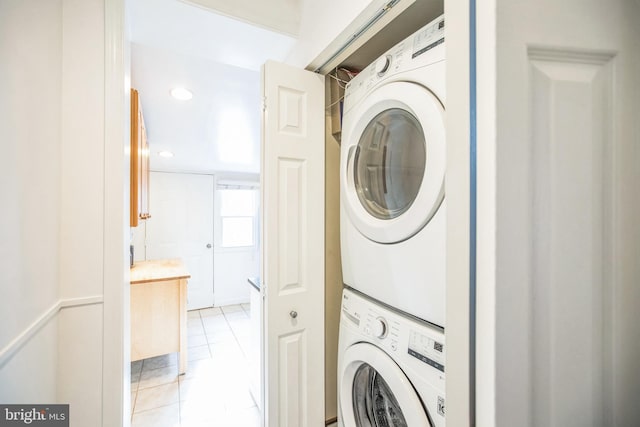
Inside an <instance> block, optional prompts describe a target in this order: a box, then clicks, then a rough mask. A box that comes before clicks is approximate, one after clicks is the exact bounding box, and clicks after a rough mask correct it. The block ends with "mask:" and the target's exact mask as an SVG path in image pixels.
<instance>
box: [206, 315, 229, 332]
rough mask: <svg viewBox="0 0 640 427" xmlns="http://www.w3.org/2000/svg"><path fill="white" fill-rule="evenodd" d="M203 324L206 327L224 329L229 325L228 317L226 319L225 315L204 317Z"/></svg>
mask: <svg viewBox="0 0 640 427" xmlns="http://www.w3.org/2000/svg"><path fill="white" fill-rule="evenodd" d="M202 324H203V325H204V328H205V329H224V328H228V327H229V324H228V323H227V319H225V317H224V316H209V317H203V318H202Z"/></svg>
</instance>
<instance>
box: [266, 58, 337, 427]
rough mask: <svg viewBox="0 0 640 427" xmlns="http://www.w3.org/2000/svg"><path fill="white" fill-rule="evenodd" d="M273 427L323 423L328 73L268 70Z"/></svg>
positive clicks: (269, 397)
mask: <svg viewBox="0 0 640 427" xmlns="http://www.w3.org/2000/svg"><path fill="white" fill-rule="evenodd" d="M262 83H263V96H264V101H265V105H264V113H263V135H262V182H261V186H260V188H261V195H262V203H261V211H262V212H261V213H262V224H263V227H262V233H263V238H262V266H261V275H262V279H263V280H262V282H263V288H262V289H263V293H264V294H263V295H264V297H265V299H264V308H265V310H264V316H265V322H264V324H265V326H264V327H265V331H264V333H265V340H264V342H265V347H266V348H265V352H264V366H265V368H266V369H265V377H266V378H265V380H266V381H265V383H266V386H265V387H266V393H265V405H264V407H265V408H266V417H265V420H266V424H267V426H268V427H304V426H309V427H316V426H317V427H319V426H323V425H324V105H323V103H324V78H323V77H322V76H320V75H317V74H314V73H311V72H308V71H304V70H301V69H297V68H292V67H289V66H285V65H283V64H279V63H275V62H271V61H269V62H267V63H266V64H265V65H264V66H263V68H262Z"/></svg>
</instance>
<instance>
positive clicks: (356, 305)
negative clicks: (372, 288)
mask: <svg viewBox="0 0 640 427" xmlns="http://www.w3.org/2000/svg"><path fill="white" fill-rule="evenodd" d="M341 324H342V326H343V327H348V328H349V329H352V330H357V332H358V334H359V335H361V336H363V337H364V338H366V339H367V340H369V341H371V342H374V343H375V344H376V345H377V346H378V347H381V348H383V349H384V350H385V351H387V352H388V353H389V354H391V355H392V356H393V357H394V358H403V359H408V360H412V361H414V362H416V363H420V364H424V365H428V366H430V367H431V368H433V369H435V370H437V371H438V375H439V376H443V375H444V366H445V342H444V333H443V332H442V330H441V329H439V328H437V327H434V326H432V325H430V324H429V323H427V322H425V321H423V320H420V319H415V318H413V317H411V316H408V315H405V314H403V313H401V312H398V311H396V310H395V309H392V308H390V307H387V306H384V305H382V304H380V303H378V302H375V301H373V300H371V299H369V298H368V297H365V296H363V295H361V294H360V293H358V292H355V291H353V290H351V289H345V291H344V292H343V294H342V319H341Z"/></svg>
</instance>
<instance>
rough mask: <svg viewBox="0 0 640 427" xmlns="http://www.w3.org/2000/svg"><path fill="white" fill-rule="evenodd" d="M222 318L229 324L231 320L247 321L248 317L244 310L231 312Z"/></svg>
mask: <svg viewBox="0 0 640 427" xmlns="http://www.w3.org/2000/svg"><path fill="white" fill-rule="evenodd" d="M224 317H226V318H227V320H228V321H229V322H231V321H232V320H236V319H245V320H247V321H248V320H249V315H248V314H247V312H246V311H244V310H239V311H232V312H231V313H225V314H224Z"/></svg>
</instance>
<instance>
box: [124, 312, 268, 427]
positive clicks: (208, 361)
mask: <svg viewBox="0 0 640 427" xmlns="http://www.w3.org/2000/svg"><path fill="white" fill-rule="evenodd" d="M187 322H188V325H187V326H188V335H189V336H188V339H187V340H188V347H189V351H188V353H189V356H188V357H189V365H188V368H187V373H186V374H185V375H178V357H177V353H172V354H168V355H164V356H158V357H153V358H151V359H145V360H140V361H137V362H133V363H132V364H131V408H132V419H131V426H132V427H200V426H208V427H236V426H237V427H258V426H259V425H260V412H259V410H258V408H257V406H256V404H255V402H254V400H253V398H252V396H251V394H250V392H249V382H248V378H247V376H246V375H247V371H248V367H247V358H246V356H247V354H248V353H247V351H248V350H249V348H250V331H249V306H248V305H247V304H242V305H240V304H238V305H230V306H225V307H215V308H207V309H202V310H194V311H190V312H189V316H188V321H187Z"/></svg>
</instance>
